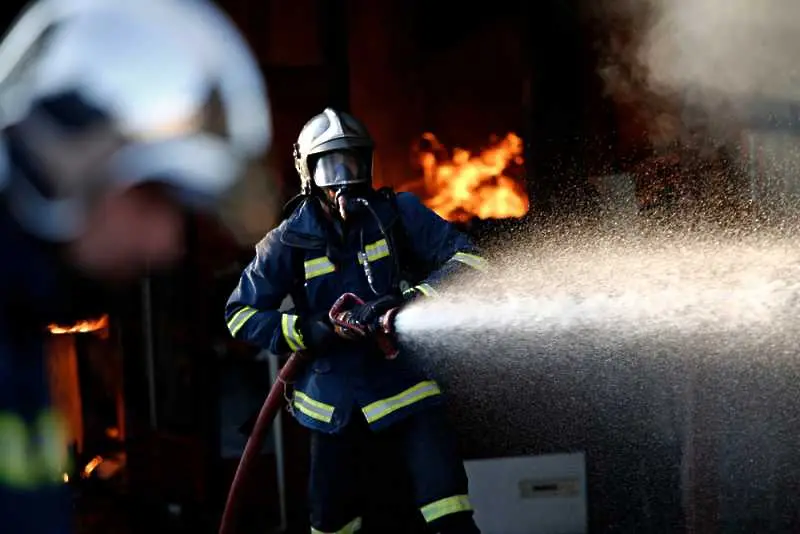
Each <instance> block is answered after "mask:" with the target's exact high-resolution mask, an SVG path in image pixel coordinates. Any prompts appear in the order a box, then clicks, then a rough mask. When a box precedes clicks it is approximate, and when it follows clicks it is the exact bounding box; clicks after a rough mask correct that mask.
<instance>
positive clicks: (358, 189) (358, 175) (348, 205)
mask: <svg viewBox="0 0 800 534" xmlns="http://www.w3.org/2000/svg"><path fill="white" fill-rule="evenodd" d="M312 177H313V180H314V184H315V185H316V186H317V187H318V188H319V189H320V191H321V192H322V196H323V201H324V202H325V203H326V204H327V205H328V206H329V208H331V209H332V211H334V212H336V213H338V214H339V216H340V217H341V218H342V220H347V219H348V217H349V216H351V215H353V214H355V213H357V212H358V211H359V210H360V209H361V208H362V207H363V206H364V205H365V204H366V203H367V200H366V198H365V197H366V196H367V195H368V194H369V192H370V191H371V190H372V186H371V183H370V182H371V180H370V172H369V166H368V164H367V163H366V161H365V158H362V157H360V155H359V153H358V152H357V151H354V150H337V151H333V152H328V153H325V154H323V155H321V156H320V157H319V158H317V159H316V161H315V163H314V167H313V171H312Z"/></svg>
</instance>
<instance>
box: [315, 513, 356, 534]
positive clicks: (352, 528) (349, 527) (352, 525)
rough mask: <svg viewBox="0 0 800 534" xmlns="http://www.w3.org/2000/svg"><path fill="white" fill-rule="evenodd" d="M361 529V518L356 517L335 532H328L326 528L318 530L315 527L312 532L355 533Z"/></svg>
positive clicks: (319, 533) (318, 533) (317, 533)
mask: <svg viewBox="0 0 800 534" xmlns="http://www.w3.org/2000/svg"><path fill="white" fill-rule="evenodd" d="M360 530H361V518H360V517H356V518H355V519H353V520H352V521H350V522H349V523H347V524H346V525H345V526H343V527H342V528H340V529H339V530H334V531H333V532H326V531H324V530H317V529H315V528H314V527H311V534H355V533H356V532H359V531H360Z"/></svg>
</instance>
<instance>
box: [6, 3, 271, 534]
mask: <svg viewBox="0 0 800 534" xmlns="http://www.w3.org/2000/svg"><path fill="white" fill-rule="evenodd" d="M212 97H214V99H213V105H212ZM212 109H213V116H214V117H215V118H217V119H219V118H222V119H223V123H224V124H225V125H226V128H225V130H221V129H218V128H217V129H214V130H212V129H211V128H210V127H209V126H208V125H209V124H211V122H212V121H210V120H206V119H207V117H210V116H211V115H212ZM215 128H216V126H215ZM271 137H272V125H271V118H270V114H269V106H268V100H267V94H266V91H265V87H264V83H263V80H262V79H261V74H260V71H259V69H258V67H257V63H256V61H255V58H254V57H253V56H252V54H251V52H250V50H249V48H248V47H247V45H246V43H245V42H244V40H243V38H242V36H241V35H240V34H239V32H238V30H236V28H235V27H234V26H233V25H232V24H231V22H230V21H229V20H228V19H227V17H226V16H225V15H223V13H222V12H221V11H219V10H218V9H217V8H216V7H214V6H213V5H212V4H210V3H207V2H206V1H205V0H191V1H188V0H135V1H133V2H131V1H128V0H81V1H63V0H53V1H50V0H42V1H39V2H37V3H34V4H31V6H30V7H29V8H28V9H27V10H26V11H25V12H24V13H23V14H22V16H21V17H20V18H19V19H18V20H17V21H16V23H15V24H14V25H13V26H12V28H11V29H10V31H9V33H8V34H6V36H5V38H4V40H3V41H2V42H0V246H1V247H2V249H3V251H4V254H3V261H2V262H0V304H2V307H0V318H1V319H2V320H0V531H1V532H4V533H8V534H63V533H67V532H70V531H71V530H72V529H71V524H72V506H71V503H70V501H71V499H70V494H69V491H68V488H69V486H67V485H65V484H64V475H65V472H66V470H67V469H68V463H69V458H68V457H67V450H68V446H67V444H66V443H64V439H65V427H64V426H63V422H62V419H61V417H60V416H59V415H58V414H57V413H56V411H55V410H54V409H53V408H52V407H51V404H50V399H49V388H48V385H47V380H46V374H45V358H44V356H45V354H44V343H45V336H46V335H47V334H46V332H47V325H48V324H49V323H51V322H59V323H60V322H64V321H74V320H75V319H85V318H86V316H75V315H73V312H77V313H83V311H84V310H89V309H95V307H94V306H90V305H88V304H87V303H86V300H91V299H93V298H94V297H98V298H99V297H100V296H102V295H104V294H106V292H105V290H100V289H99V288H100V287H105V284H104V283H103V282H107V281H111V282H117V281H120V280H121V279H123V278H124V277H129V279H130V277H135V276H136V275H137V274H139V273H140V272H141V271H142V270H143V269H144V268H145V267H146V266H150V267H164V266H167V265H168V264H170V263H171V262H172V261H173V260H175V258H176V257H177V255H178V254H179V253H180V250H181V248H182V243H181V242H182V233H181V225H182V221H183V220H184V214H183V210H185V209H188V208H192V209H194V208H199V209H206V208H208V209H211V208H213V207H216V206H218V205H220V204H219V202H221V201H222V200H226V201H233V200H234V199H232V198H231V197H229V196H227V195H226V193H227V192H229V191H232V190H233V188H234V186H235V185H237V186H238V184H241V183H242V176H243V174H242V173H243V171H244V170H245V169H254V168H255V167H254V166H253V164H254V162H255V161H256V160H258V159H259V158H261V156H262V154H263V153H264V152H265V151H266V150H267V149H268V147H269V146H270V145H271ZM75 284H80V287H83V288H85V289H87V292H85V293H84V292H76V291H74V288H75ZM112 286H113V284H112V285H111V286H108V287H112ZM84 304H87V305H86V306H84Z"/></svg>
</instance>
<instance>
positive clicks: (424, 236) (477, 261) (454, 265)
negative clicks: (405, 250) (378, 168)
mask: <svg viewBox="0 0 800 534" xmlns="http://www.w3.org/2000/svg"><path fill="white" fill-rule="evenodd" d="M397 205H398V208H399V211H400V215H401V216H402V217H403V225H404V226H405V229H406V234H407V237H408V241H409V246H411V248H412V250H413V252H414V255H415V256H416V257H417V258H418V259H419V260H420V261H421V262H422V263H423V264H424V265H425V266H426V267H427V270H428V271H429V273H430V274H429V275H428V276H427V278H425V280H423V281H422V282H421V283H419V284H418V285H416V286H414V287H412V288H410V289H408V290H406V291H405V292H404V295H403V296H405V297H407V298H413V297H415V296H418V295H419V294H422V295H424V296H428V297H431V296H435V295H436V293H437V288H440V287H441V286H442V284H444V283H445V282H446V281H447V280H448V279H450V278H451V277H453V276H455V275H458V274H461V273H464V272H476V271H477V272H483V271H486V270H487V269H488V266H489V265H488V262H487V261H486V260H485V259H484V258H483V257H481V255H480V253H479V251H478V249H477V247H476V246H475V245H474V244H473V243H472V241H471V240H470V238H469V237H468V236H467V235H466V234H464V233H463V232H460V231H459V230H458V229H457V228H456V227H455V226H454V225H452V224H451V223H449V222H447V221H446V220H444V219H442V218H441V217H440V216H439V215H437V214H436V212H434V211H433V210H431V209H430V208H428V207H426V206H425V205H424V204H422V202H420V200H419V198H418V197H416V196H415V195H413V194H412V193H398V195H397Z"/></svg>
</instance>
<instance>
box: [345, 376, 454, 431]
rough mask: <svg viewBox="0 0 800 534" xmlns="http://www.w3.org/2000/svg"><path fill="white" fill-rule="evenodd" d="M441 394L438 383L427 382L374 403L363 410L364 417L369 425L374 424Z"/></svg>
mask: <svg viewBox="0 0 800 534" xmlns="http://www.w3.org/2000/svg"><path fill="white" fill-rule="evenodd" d="M440 393H441V390H440V389H439V385H438V384H436V382H434V381H433V380H425V381H423V382H420V383H419V384H417V385H416V386H413V387H410V388H408V389H407V390H405V391H403V392H402V393H399V394H398V395H395V396H393V397H389V398H388V399H382V400H379V401H376V402H373V403H372V404H369V405H368V406H365V407H364V408H362V409H361V411H362V412H363V413H364V417H365V418H366V419H367V422H368V423H374V422H375V421H377V420H378V419H381V418H382V417H386V416H387V415H389V414H391V413H393V412H396V411H397V410H399V409H401V408H405V407H406V406H410V405H412V404H414V403H415V402H419V401H421V400H423V399H427V398H428V397H433V396H434V395H439V394H440Z"/></svg>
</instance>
